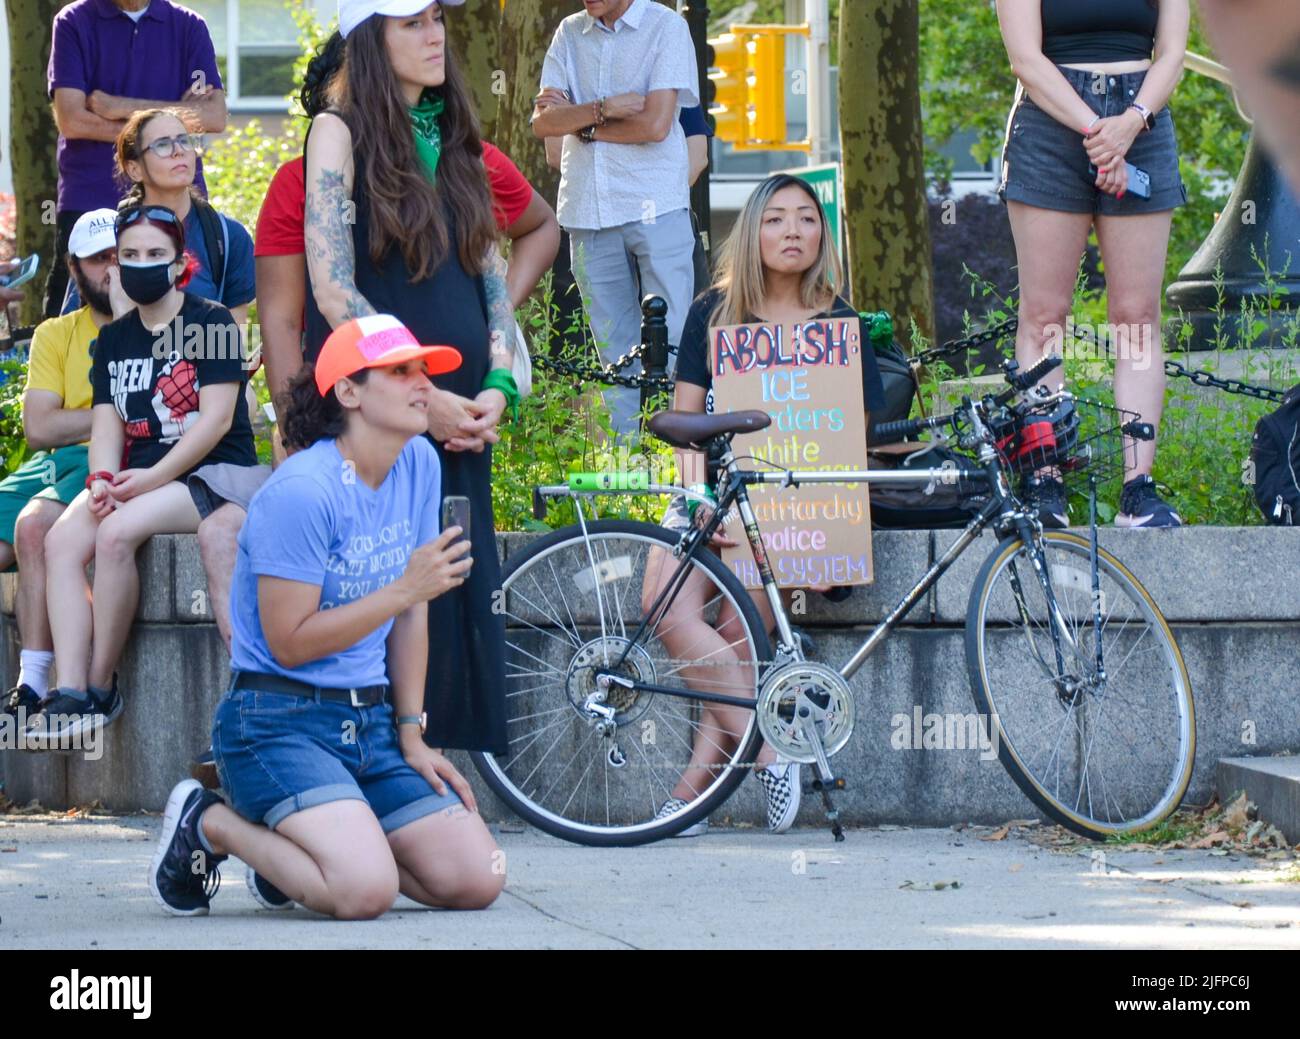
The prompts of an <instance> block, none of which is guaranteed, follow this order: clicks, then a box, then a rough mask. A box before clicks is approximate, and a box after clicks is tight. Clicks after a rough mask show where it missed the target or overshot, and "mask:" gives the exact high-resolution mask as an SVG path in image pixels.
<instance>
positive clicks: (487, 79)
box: [447, 0, 507, 144]
mask: <svg viewBox="0 0 1300 1039" xmlns="http://www.w3.org/2000/svg"><path fill="white" fill-rule="evenodd" d="M447 21H448V24H449V28H450V30H451V39H452V44H453V46H454V47H455V50H456V56H457V57H458V58H459V59H460V67H461V69H462V70H463V71H464V73H465V79H466V80H467V81H468V82H469V88H470V91H471V92H472V93H473V95H474V106H475V108H476V109H477V110H478V118H479V122H480V123H481V124H482V126H483V138H484V140H487V141H491V142H492V143H493V144H495V143H496V123H497V106H498V102H499V101H500V99H501V98H500V95H501V91H503V90H504V89H505V83H506V78H507V77H506V72H505V69H503V68H502V67H501V59H500V53H501V4H500V3H499V2H498V0H478V2H476V3H472V4H466V5H465V6H463V7H461V8H459V9H457V10H454V11H450V12H449V13H448V15H447Z"/></svg>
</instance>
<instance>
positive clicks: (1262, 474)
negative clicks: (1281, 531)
mask: <svg viewBox="0 0 1300 1039" xmlns="http://www.w3.org/2000/svg"><path fill="white" fill-rule="evenodd" d="M1250 460H1251V462H1252V463H1253V465H1254V468H1255V502H1256V503H1257V504H1258V505H1259V508H1260V511H1261V512H1263V513H1264V518H1265V519H1266V520H1268V521H1269V522H1270V523H1272V524H1274V525H1276V526H1279V527H1293V526H1296V524H1297V523H1298V522H1300V386H1293V387H1292V388H1291V389H1290V390H1289V391H1287V394H1286V396H1285V397H1284V398H1283V399H1282V406H1281V407H1280V408H1278V409H1277V411H1274V412H1272V413H1270V414H1268V415H1265V416H1264V417H1263V418H1262V419H1260V420H1259V422H1258V423H1257V424H1256V425H1255V436H1254V438H1253V439H1252V442H1251V448H1250Z"/></svg>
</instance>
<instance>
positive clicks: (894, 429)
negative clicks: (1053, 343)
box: [872, 356, 1062, 444]
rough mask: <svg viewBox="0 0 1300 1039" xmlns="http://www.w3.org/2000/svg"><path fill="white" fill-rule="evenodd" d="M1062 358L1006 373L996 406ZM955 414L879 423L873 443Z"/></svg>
mask: <svg viewBox="0 0 1300 1039" xmlns="http://www.w3.org/2000/svg"><path fill="white" fill-rule="evenodd" d="M1061 363H1062V361H1061V358H1059V357H1053V356H1049V357H1044V358H1043V359H1042V360H1041V361H1039V362H1038V363H1037V364H1036V365H1034V366H1033V367H1032V368H1030V369H1029V370H1028V371H1024V372H1019V373H1017V374H1015V375H1008V376H1007V382H1009V383H1010V384H1011V385H1010V388H1009V389H1006V390H1003V391H1002V392H1001V393H999V394H998V395H997V396H996V397H994V398H993V404H994V406H995V407H1001V406H1002V405H1004V404H1006V403H1007V402H1008V401H1010V400H1011V398H1012V397H1015V396H1016V395H1017V394H1019V393H1023V392H1024V391H1025V390H1027V389H1029V388H1030V387H1031V386H1034V385H1035V384H1036V383H1037V382H1038V380H1039V379H1041V378H1042V377H1043V376H1044V375H1046V374H1047V373H1048V372H1050V371H1052V370H1053V369H1055V368H1059V367H1060V366H1061ZM953 418H954V416H953V415H951V414H948V415H935V416H933V417H931V418H905V419H899V420H898V421H896V422H878V423H876V426H875V428H874V431H873V435H872V443H873V444H889V443H893V442H895V441H898V440H915V439H916V438H917V437H918V436H919V435H920V434H921V432H922V431H923V430H927V429H936V428H938V427H939V426H946V425H950V424H951V423H952V421H953Z"/></svg>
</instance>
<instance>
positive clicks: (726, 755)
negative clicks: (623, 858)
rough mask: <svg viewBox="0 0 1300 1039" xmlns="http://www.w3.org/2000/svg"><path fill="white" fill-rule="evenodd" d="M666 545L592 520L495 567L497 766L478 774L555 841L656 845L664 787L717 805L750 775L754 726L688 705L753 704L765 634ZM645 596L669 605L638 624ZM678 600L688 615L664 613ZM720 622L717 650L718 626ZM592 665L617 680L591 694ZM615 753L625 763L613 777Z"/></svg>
mask: <svg viewBox="0 0 1300 1039" xmlns="http://www.w3.org/2000/svg"><path fill="white" fill-rule="evenodd" d="M675 545H676V541H675V540H674V539H673V538H672V536H671V535H668V534H665V533H664V532H663V531H662V530H661V529H660V528H657V527H651V526H649V525H644V526H643V525H641V524H635V523H629V522H626V521H606V520H594V521H590V522H589V523H588V524H587V528H586V535H585V536H584V535H583V533H582V532H581V531H580V530H578V529H577V528H574V529H573V530H572V531H571V532H570V533H569V535H568V536H567V537H559V538H556V537H552V538H551V539H550V540H549V542H548V543H545V544H543V545H540V546H539V547H538V549H537V550H536V551H534V550H531V549H530V550H525V551H524V552H523V553H521V554H519V555H517V556H514V557H513V559H512V560H507V566H506V568H505V571H504V572H503V587H504V588H505V590H506V592H507V596H508V598H507V601H508V602H509V603H510V609H509V610H508V611H507V613H506V624H507V627H508V629H509V631H510V635H509V637H508V639H507V646H508V655H507V660H506V672H507V681H508V685H507V693H506V696H507V701H506V703H507V719H506V722H507V726H508V729H507V734H508V739H507V752H506V753H504V754H502V755H495V756H488V757H487V758H486V759H480V762H483V761H486V762H487V764H488V765H489V767H490V769H491V773H492V775H493V776H494V777H495V779H494V783H495V784H497V786H496V789H497V792H498V793H501V794H502V796H503V797H505V798H506V800H507V801H508V802H509V803H511V804H513V805H517V806H520V810H521V812H522V810H523V807H527V808H528V809H529V810H530V811H531V812H532V813H533V815H530V816H529V817H530V819H534V821H537V819H538V817H539V815H540V819H541V821H539V825H543V826H544V828H549V829H551V832H555V833H558V834H559V835H560V836H566V837H570V838H571V839H584V837H587V836H596V835H601V834H610V835H614V836H619V835H622V834H629V835H631V834H632V833H633V831H645V830H662V829H664V826H663V825H661V822H660V821H659V820H657V818H656V815H657V812H658V810H659V807H660V805H661V804H662V803H663V802H664V801H665V800H667V799H668V798H670V797H671V796H672V791H673V789H674V787H676V788H678V789H681V790H682V791H683V792H686V791H687V790H688V788H689V794H688V796H692V795H693V796H695V797H696V798H709V797H714V798H717V797H719V796H725V794H726V793H728V792H729V791H730V790H731V788H732V787H733V786H734V785H735V783H737V782H738V781H739V780H740V778H742V777H743V775H745V774H747V773H744V772H741V771H739V770H738V769H737V768H736V765H737V755H739V754H740V753H741V752H742V751H748V752H750V753H752V747H753V745H754V740H753V734H754V733H755V731H756V729H757V716H756V715H754V714H753V712H752V711H751V712H748V714H749V716H748V717H747V718H745V719H744V722H743V724H740V725H739V726H738V727H739V728H740V729H741V731H740V732H739V733H730V732H728V731H727V729H726V727H725V726H722V727H719V721H718V718H719V716H718V715H716V714H713V713H709V709H710V706H711V705H709V704H708V703H706V702H704V701H699V700H696V699H695V698H694V694H695V693H696V692H699V693H704V692H706V691H718V692H722V693H727V694H730V695H735V696H737V697H740V698H745V697H746V696H748V697H753V696H754V695H755V693H756V690H757V670H756V667H757V664H758V662H759V661H762V660H765V659H767V658H768V654H769V649H768V642H767V638H766V632H765V630H763V629H762V627H761V625H760V624H758V623H756V621H755V619H754V618H756V616H757V615H756V612H755V609H754V607H753V605H752V603H751V602H750V601H749V598H748V595H747V594H746V593H745V592H744V591H743V590H742V589H741V588H740V586H739V583H738V582H736V581H735V579H734V577H732V576H731V574H730V572H729V571H726V570H724V569H723V568H722V566H721V564H720V563H718V562H716V560H715V559H714V557H712V556H709V557H708V558H707V559H705V558H703V557H699V556H693V555H691V556H687V557H685V558H684V559H682V560H681V561H680V562H679V561H678V560H677V559H676V557H674V556H673V555H672V550H673V547H674V546H675ZM657 553H662V554H661V555H660V554H657ZM647 581H654V582H659V585H658V587H660V588H670V589H672V590H673V594H672V595H671V596H668V595H665V596H664V601H662V602H661V603H660V604H659V608H658V609H657V610H655V611H654V613H653V614H652V615H650V616H648V617H647V616H643V614H642V612H641V611H642V608H643V604H646V603H647V602H648V601H649V598H650V597H651V596H653V595H655V594H656V593H655V592H654V591H653V589H652V588H650V587H648V586H647V585H646V582H647ZM683 588H686V589H687V590H688V598H686V599H685V601H686V602H687V603H688V604H689V605H687V606H686V607H685V608H682V607H681V606H680V605H677V606H674V603H675V602H677V601H678V596H680V594H681V592H682V589H683ZM733 614H734V617H735V619H734V621H733V622H732V623H733V624H735V625H736V626H735V627H734V628H728V629H726V631H727V634H726V635H725V636H723V635H719V634H718V633H717V631H716V628H714V624H716V618H717V617H718V616H722V615H727V616H731V615H733ZM710 618H714V620H712V621H711V620H710ZM642 625H644V628H642ZM693 625H702V627H700V628H698V630H697V628H696V627H694V626H693ZM638 632H639V633H638ZM634 636H635V642H633V641H632V640H633V637H634ZM602 665H604V666H606V667H609V668H610V669H611V670H612V672H613V674H614V675H616V676H619V677H620V679H621V681H619V682H612V683H609V684H608V686H602V685H600V684H599V683H598V682H597V676H598V673H599V672H601V670H602ZM741 668H744V669H746V670H739V669H741ZM651 690H658V691H651ZM665 690H670V691H671V692H668V691H665ZM588 704H590V705H591V707H590V708H586V707H585V706H584V705H588ZM597 708H599V710H597ZM714 709H716V708H714ZM600 711H603V712H604V714H603V715H602V714H601V713H600ZM588 714H590V717H588ZM726 717H730V715H726ZM706 719H714V720H712V721H708V720H706ZM649 722H653V724H654V725H655V726H656V729H655V730H654V733H655V735H654V736H653V737H645V732H646V730H645V729H644V728H642V725H643V723H649ZM611 725H612V726H615V728H614V729H613V731H611V730H610V726H611ZM615 746H617V747H618V748H619V750H620V751H621V752H622V754H623V755H624V758H625V759H627V760H625V761H624V762H623V763H622V764H611V763H610V760H609V751H610V750H611V749H612V748H614V747H615ZM597 758H599V759H600V760H599V761H598V760H597ZM701 768H702V769H703V771H700V769H701ZM579 831H581V832H579ZM621 842H622V843H635V840H632V839H629V840H628V841H621Z"/></svg>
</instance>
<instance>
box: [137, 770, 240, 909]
mask: <svg viewBox="0 0 1300 1039" xmlns="http://www.w3.org/2000/svg"><path fill="white" fill-rule="evenodd" d="M225 803H226V802H225V801H224V800H222V798H221V797H220V796H219V795H217V794H214V793H213V792H212V791H211V790H204V789H203V787H202V786H201V785H200V784H199V783H198V781H197V780H193V779H185V780H182V781H181V782H179V783H177V784H176V786H175V787H174V788H173V790H172V792H171V796H170V797H168V798H167V809H166V811H165V812H164V813H163V825H162V836H161V837H160V838H159V839H158V853H157V854H156V855H154V857H153V862H152V863H150V865H149V890H150V891H152V892H153V897H154V898H155V899H157V901H158V904H159V905H160V906H162V907H163V909H165V910H166V911H167V912H169V913H172V914H173V915H175V916H203V915H204V914H206V913H207V911H208V903H209V902H210V901H211V900H212V896H213V895H215V894H216V893H217V889H218V888H220V887H221V871H220V870H219V869H217V867H218V866H219V865H221V863H223V862H225V861H226V858H227V856H225V855H213V854H212V853H211V852H209V851H207V850H205V849H204V847H203V842H202V841H200V840H199V816H201V815H202V814H203V813H204V812H205V811H206V810H207V809H208V808H211V807H212V806H213V805H214V804H225Z"/></svg>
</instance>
